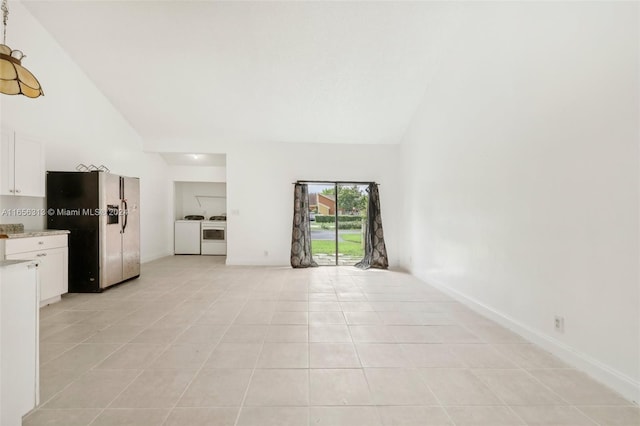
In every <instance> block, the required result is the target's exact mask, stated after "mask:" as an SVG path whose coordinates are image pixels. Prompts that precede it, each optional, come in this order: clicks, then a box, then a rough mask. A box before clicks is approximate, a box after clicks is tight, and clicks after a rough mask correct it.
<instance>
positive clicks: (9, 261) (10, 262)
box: [0, 260, 35, 269]
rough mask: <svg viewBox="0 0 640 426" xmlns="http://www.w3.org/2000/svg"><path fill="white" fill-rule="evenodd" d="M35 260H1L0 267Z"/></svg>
mask: <svg viewBox="0 0 640 426" xmlns="http://www.w3.org/2000/svg"><path fill="white" fill-rule="evenodd" d="M34 262H35V260H0V269H2V268H6V267H10V266H14V265H19V264H21V263H34Z"/></svg>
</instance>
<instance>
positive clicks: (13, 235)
mask: <svg viewBox="0 0 640 426" xmlns="http://www.w3.org/2000/svg"><path fill="white" fill-rule="evenodd" d="M68 233H69V231H67V230H66V229H43V230H40V231H23V232H8V233H6V234H0V239H13V238H31V237H48V236H50V235H64V234H68Z"/></svg>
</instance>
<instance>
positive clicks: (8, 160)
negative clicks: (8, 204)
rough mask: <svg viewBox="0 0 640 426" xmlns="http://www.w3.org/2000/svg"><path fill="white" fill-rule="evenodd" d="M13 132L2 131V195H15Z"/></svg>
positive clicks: (0, 187) (0, 172) (0, 135)
mask: <svg viewBox="0 0 640 426" xmlns="http://www.w3.org/2000/svg"><path fill="white" fill-rule="evenodd" d="M13 158H14V153H13V132H11V131H9V130H5V129H2V130H1V131H0V195H14V193H13V190H14V180H13Z"/></svg>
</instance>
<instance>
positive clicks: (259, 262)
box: [226, 255, 291, 266]
mask: <svg viewBox="0 0 640 426" xmlns="http://www.w3.org/2000/svg"><path fill="white" fill-rule="evenodd" d="M226 264H227V265H229V266H291V265H289V263H288V260H287V263H284V262H282V261H279V260H278V259H275V258H271V259H269V258H268V257H267V258H255V257H232V256H229V255H227V261H226Z"/></svg>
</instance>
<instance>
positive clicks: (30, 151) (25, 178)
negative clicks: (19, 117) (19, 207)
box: [0, 129, 45, 197]
mask: <svg viewBox="0 0 640 426" xmlns="http://www.w3.org/2000/svg"><path fill="white" fill-rule="evenodd" d="M1 136H2V147H1V148H0V167H1V168H2V170H1V171H0V194H1V195H20V196H28V197H44V194H45V167H44V148H43V146H42V143H40V142H39V141H37V140H34V139H32V138H29V137H26V136H23V135H19V134H17V133H14V132H12V131H9V130H6V129H2V135H1Z"/></svg>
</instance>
